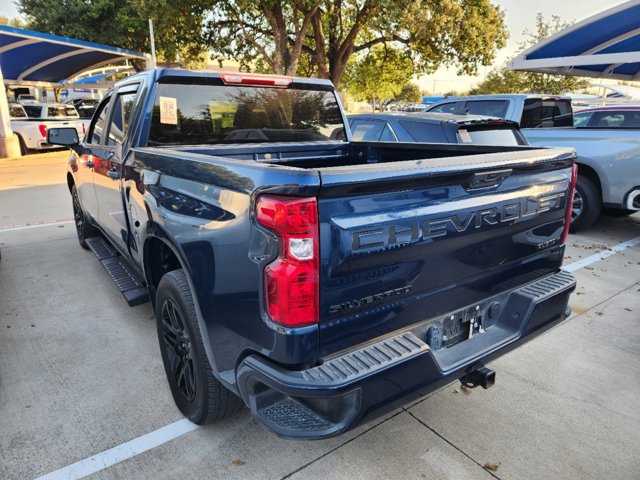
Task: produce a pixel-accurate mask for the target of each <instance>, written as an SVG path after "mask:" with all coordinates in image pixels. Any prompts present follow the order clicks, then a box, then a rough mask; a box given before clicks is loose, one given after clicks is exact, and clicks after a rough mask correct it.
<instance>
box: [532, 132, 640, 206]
mask: <svg viewBox="0 0 640 480" xmlns="http://www.w3.org/2000/svg"><path fill="white" fill-rule="evenodd" d="M522 132H523V133H524V135H525V136H526V137H527V140H529V143H531V145H535V146H540V147H542V146H545V147H567V148H574V149H575V150H576V153H577V154H578V161H577V163H578V168H579V166H580V164H583V165H587V166H589V167H591V168H593V169H594V170H595V171H596V173H597V174H598V177H599V178H600V183H601V185H602V200H603V202H605V203H612V204H620V205H621V204H622V202H623V201H624V196H625V194H626V193H628V192H629V190H631V189H632V188H633V187H636V186H638V185H640V129H638V130H631V129H630V130H622V129H612V128H608V129H604V128H539V129H538V128H536V129H524V130H522Z"/></svg>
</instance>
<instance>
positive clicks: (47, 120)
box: [9, 103, 85, 155]
mask: <svg viewBox="0 0 640 480" xmlns="http://www.w3.org/2000/svg"><path fill="white" fill-rule="evenodd" d="M9 116H10V117H11V129H12V130H13V132H14V133H15V134H16V135H17V137H18V140H19V141H20V153H22V155H25V154H27V153H29V151H30V150H45V149H49V148H58V147H56V146H55V145H51V144H50V143H47V130H48V129H49V128H59V127H73V128H75V129H76V130H77V132H78V137H79V138H82V137H83V136H84V133H85V127H84V124H83V122H82V120H81V119H80V116H79V115H78V112H77V111H76V109H75V107H74V106H73V105H65V104H61V103H28V104H24V105H20V104H18V103H11V104H9Z"/></svg>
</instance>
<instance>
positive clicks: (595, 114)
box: [573, 105, 640, 128]
mask: <svg viewBox="0 0 640 480" xmlns="http://www.w3.org/2000/svg"><path fill="white" fill-rule="evenodd" d="M573 126H574V127H585V128H588V127H600V128H640V105H611V106H606V107H595V108H587V109H584V110H580V112H577V113H574V114H573Z"/></svg>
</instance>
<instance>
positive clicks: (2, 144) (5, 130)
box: [0, 68, 20, 158]
mask: <svg viewBox="0 0 640 480" xmlns="http://www.w3.org/2000/svg"><path fill="white" fill-rule="evenodd" d="M6 92H7V89H6V88H5V86H4V78H3V76H2V68H0V158H7V157H19V156H20V143H19V142H18V137H16V136H15V135H14V134H13V130H11V119H10V118H11V117H10V116H9V104H8V103H7V93H6Z"/></svg>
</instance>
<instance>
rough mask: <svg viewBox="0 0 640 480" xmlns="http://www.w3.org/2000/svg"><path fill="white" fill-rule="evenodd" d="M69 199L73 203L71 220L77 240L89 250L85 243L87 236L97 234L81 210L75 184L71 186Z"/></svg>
mask: <svg viewBox="0 0 640 480" xmlns="http://www.w3.org/2000/svg"><path fill="white" fill-rule="evenodd" d="M71 201H72V203H73V222H74V223H75V225H76V233H77V234H78V242H80V246H81V247H82V248H84V249H85V250H89V245H88V244H87V241H86V240H87V238H89V237H94V236H96V235H98V231H97V230H96V228H95V227H94V226H93V225H91V224H89V223H88V222H87V219H86V217H85V215H84V212H83V211H82V206H81V205H80V199H79V198H78V190H77V189H76V186H75V185H74V186H72V187H71Z"/></svg>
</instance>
